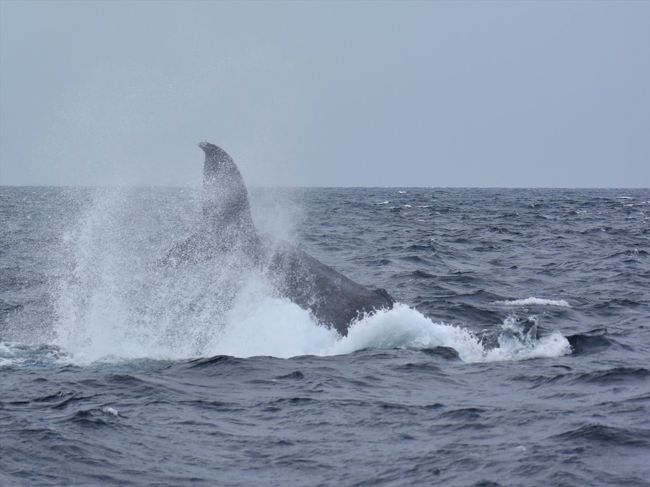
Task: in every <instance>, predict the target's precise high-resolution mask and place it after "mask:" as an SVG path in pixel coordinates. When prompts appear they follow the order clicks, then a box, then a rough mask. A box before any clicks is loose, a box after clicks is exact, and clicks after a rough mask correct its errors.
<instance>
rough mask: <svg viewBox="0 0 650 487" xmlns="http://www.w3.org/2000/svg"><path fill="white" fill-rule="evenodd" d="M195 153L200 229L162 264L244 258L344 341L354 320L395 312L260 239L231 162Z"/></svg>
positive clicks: (384, 295) (379, 293)
mask: <svg viewBox="0 0 650 487" xmlns="http://www.w3.org/2000/svg"><path fill="white" fill-rule="evenodd" d="M199 147H200V148H201V149H203V151H204V152H205V163H204V166H203V197H202V205H203V218H202V222H201V227H202V228H200V229H199V231H198V232H197V233H195V234H194V235H192V236H191V237H190V238H188V239H187V240H185V241H183V242H180V243H178V244H176V245H175V246H174V247H172V248H171V249H170V250H169V252H168V253H167V255H166V257H165V259H164V261H165V262H166V263H168V264H171V265H179V264H180V263H182V262H183V261H187V260H194V261H201V260H206V259H209V258H211V257H213V256H215V255H217V254H218V253H223V252H232V251H238V252H243V253H244V254H245V255H246V256H247V257H249V259H250V261H251V262H253V264H254V265H255V266H258V267H259V268H260V269H261V270H262V271H263V272H264V273H265V274H266V275H267V277H268V278H269V280H270V281H271V283H272V284H273V285H274V287H275V289H276V290H277V292H278V293H279V295H281V296H284V297H287V298H289V299H290V300H291V301H293V302H294V303H296V304H297V305H298V306H300V307H301V308H303V309H306V310H308V311H310V312H311V313H312V314H313V315H314V316H315V317H316V319H317V320H318V321H319V322H320V323H322V324H325V325H327V326H330V327H333V328H335V329H336V331H338V332H339V333H340V334H341V335H344V336H345V335H347V333H348V328H349V326H350V324H351V322H353V321H354V319H355V318H357V317H359V316H361V315H363V314H364V313H372V312H374V311H377V310H380V309H390V308H391V307H392V306H393V304H394V302H395V300H394V299H393V298H392V297H391V296H390V295H389V294H388V292H386V291H385V290H384V289H370V288H367V287H365V286H362V285H361V284H358V283H356V282H354V281H353V280H351V279H348V278H347V277H345V276H344V275H342V274H340V273H339V272H337V271H335V270H334V269H332V268H331V267H329V266H327V265H325V264H323V263H321V262H319V261H318V260H316V259H315V258H313V257H311V256H310V255H308V254H307V253H305V252H303V251H302V250H300V249H297V248H296V247H294V246H292V245H290V244H289V243H287V242H283V241H277V240H273V239H271V238H269V237H263V236H260V235H259V234H258V232H257V230H256V228H255V225H254V224H253V218H252V216H251V211H250V204H249V202H248V191H247V190H246V186H245V184H244V181H243V179H242V177H241V174H240V173H239V170H238V169H237V166H236V165H235V163H234V161H233V160H232V158H231V157H230V156H229V155H228V154H227V153H226V152H225V151H224V150H223V149H221V148H220V147H217V146H216V145H214V144H210V143H208V142H201V143H200V144H199Z"/></svg>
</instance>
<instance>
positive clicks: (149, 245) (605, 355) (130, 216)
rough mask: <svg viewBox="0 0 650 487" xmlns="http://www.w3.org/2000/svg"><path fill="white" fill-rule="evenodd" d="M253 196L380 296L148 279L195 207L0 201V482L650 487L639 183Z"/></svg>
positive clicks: (179, 193) (120, 198) (91, 197)
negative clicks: (345, 328)
mask: <svg viewBox="0 0 650 487" xmlns="http://www.w3.org/2000/svg"><path fill="white" fill-rule="evenodd" d="M251 193H252V206H253V212H254V218H255V221H256V224H257V226H258V228H259V229H260V230H261V231H263V232H265V233H267V234H270V235H272V236H274V237H275V238H278V239H283V240H287V241H290V242H292V243H293V244H295V245H297V246H299V247H300V248H302V249H304V250H305V251H307V252H308V253H310V254H311V255H313V256H314V257H316V258H318V259H319V260H321V261H322V262H324V263H326V264H328V265H330V266H332V267H334V268H335V269H336V270H338V271H340V272H342V273H343V274H345V275H346V276H348V277H350V278H352V279H354V280H355V281H357V282H360V283H362V284H365V285H368V286H374V287H382V288H385V289H386V290H387V291H388V292H389V293H390V294H391V295H392V296H394V297H395V298H396V300H397V301H398V304H397V305H396V306H395V307H394V308H393V309H391V310H383V311H379V312H377V313H375V314H373V315H370V316H360V317H359V319H358V321H357V322H356V323H355V324H354V325H353V326H352V327H351V328H350V331H349V334H348V336H346V337H341V336H338V335H337V334H336V332H334V331H333V330H331V329H328V328H326V327H324V326H321V325H319V324H318V323H317V322H316V321H315V319H314V318H313V317H312V316H311V315H310V314H309V313H308V312H307V311H305V310H303V309H301V308H299V307H298V306H297V305H295V304H294V303H292V302H291V301H288V300H287V299H284V298H282V297H281V296H279V295H277V293H276V292H275V291H274V289H273V286H272V283H269V282H267V281H268V279H267V278H266V277H265V276H264V275H262V274H261V273H260V272H259V271H257V270H256V268H255V266H252V265H250V263H247V262H245V261H243V260H242V258H240V257H237V256H236V255H235V256H232V255H230V256H224V257H223V258H215V259H213V260H211V261H208V262H193V263H189V264H187V265H182V266H178V267H175V268H172V267H169V266H166V265H163V264H161V261H162V258H163V256H164V255H165V252H166V251H167V249H169V248H170V247H171V246H172V245H174V243H176V242H179V241H181V240H182V239H183V238H186V237H187V236H188V235H190V234H191V233H192V231H193V229H194V227H195V226H196V225H197V222H198V219H199V218H200V193H199V191H198V190H197V189H193V188H41V187H0V485H2V486H63V485H65V486H89V485H90V486H94V485H98V486H108V485H116V486H117V485H119V486H129V485H151V486H181V485H206V486H208V485H209V486H213V485H219V486H251V485H265V486H266V485H269V486H276V485H277V486H289V485H296V486H317V485H319V486H321V485H322V486H330V485H331V486H343V485H345V486H364V485H368V486H370V485H372V486H375V485H390V486H404V485H450V486H466V485H467V486H484V487H487V486H540V485H552V486H585V485H589V486H634V487H640V486H644V485H645V486H648V485H650V365H649V364H650V257H649V253H650V190H648V189H638V190H630V189H598V190H596V189H594V190H583V189H574V190H565V189H443V188H301V189H296V188H286V189H282V188H279V189H264V188H259V189H253V190H252V191H251Z"/></svg>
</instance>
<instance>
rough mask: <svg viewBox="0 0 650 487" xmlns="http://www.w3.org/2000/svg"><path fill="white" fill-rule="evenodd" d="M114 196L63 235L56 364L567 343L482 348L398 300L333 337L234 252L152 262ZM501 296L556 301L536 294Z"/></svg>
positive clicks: (545, 347) (468, 355) (8, 355)
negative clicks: (65, 254) (65, 256)
mask: <svg viewBox="0 0 650 487" xmlns="http://www.w3.org/2000/svg"><path fill="white" fill-rule="evenodd" d="M124 201H125V198H124V197H123V195H120V194H119V193H117V194H112V195H108V196H105V197H102V198H99V200H98V202H97V203H96V204H95V205H94V206H93V208H91V209H90V211H89V212H88V214H87V215H86V216H85V217H84V218H82V220H81V222H80V225H79V227H78V228H77V229H76V230H73V231H72V232H71V233H70V235H69V237H68V238H67V239H65V242H64V244H65V245H67V246H69V253H70V255H71V265H72V268H73V269H74V270H73V272H72V273H71V275H69V276H66V277H65V278H64V279H62V281H61V283H60V286H59V288H58V300H57V305H56V317H55V324H54V334H55V339H54V344H55V345H57V346H58V347H60V350H62V351H63V353H61V354H60V356H61V358H62V359H64V360H66V361H67V363H69V362H70V361H72V362H73V363H76V364H85V363H89V362H94V361H115V360H124V359H127V360H128V359H136V358H150V359H169V360H179V359H186V358H195V357H207V356H214V355H220V354H223V355H230V356H235V357H251V356H258V355H268V356H274V357H281V358H288V357H294V356H299V355H319V356H329V355H338V354H347V353H351V352H354V351H357V350H361V349H364V348H380V349H381V348H415V349H422V348H431V347H437V346H444V347H451V348H453V349H455V350H456V351H457V352H458V354H459V356H460V358H461V359H462V360H464V361H467V362H481V361H491V360H520V359H526V358H534V357H553V356H559V355H562V354H564V353H568V351H569V344H568V342H567V341H566V339H565V338H564V337H562V336H561V335H559V334H558V335H551V336H549V337H545V338H543V339H541V340H529V339H527V340H521V339H517V338H516V337H515V338H513V334H504V337H503V339H502V340H501V341H500V342H499V345H500V346H499V347H498V348H496V349H490V350H488V349H486V348H485V347H484V346H483V344H482V343H481V341H480V340H479V338H478V337H477V336H475V335H474V334H472V333H471V332H470V331H469V330H467V329H465V328H461V327H456V326H451V325H448V324H444V323H436V322H434V321H433V320H431V319H430V318H427V317H425V316H424V315H422V314H421V313H420V312H418V311H417V310H415V309H412V308H410V307H408V306H406V305H403V304H396V305H395V306H394V307H393V308H392V309H391V310H384V311H379V312H377V313H375V314H372V315H370V316H364V317H362V318H361V319H359V320H357V321H356V322H355V323H354V324H353V325H352V326H351V328H350V329H349V333H348V336H346V337H341V336H339V335H338V334H337V333H336V332H335V331H334V330H332V329H330V328H327V327H324V326H321V325H319V324H318V323H317V321H316V320H315V319H314V317H313V316H312V315H311V314H310V313H309V312H307V311H305V310H304V309H302V308H300V307H298V306H297V305H296V304H294V303H292V302H291V301H289V300H287V299H283V298H280V297H278V296H277V295H275V293H274V291H273V286H272V285H271V283H269V282H268V281H267V278H266V276H264V275H262V274H260V272H259V271H258V270H257V269H256V268H255V266H254V265H252V264H251V262H249V261H248V260H247V258H246V257H245V256H243V255H238V254H237V253H236V252H232V253H231V254H228V256H224V257H223V258H221V257H219V258H213V259H210V260H208V261H205V262H201V263H197V264H191V263H188V264H186V265H183V266H179V267H177V268H175V269H170V268H167V267H165V266H158V265H153V263H152V262H151V254H152V249H151V243H150V242H151V241H160V240H161V239H162V238H163V237H162V236H155V237H152V236H151V235H143V234H142V232H141V231H138V228H139V226H138V225H139V223H138V221H137V218H145V217H146V215H145V216H141V215H139V213H138V211H139V210H138V209H137V208H136V210H138V211H134V209H133V208H130V207H127V208H124V207H123V206H122V205H124V204H125V203H123V202H124ZM127 210H128V211H127ZM147 218H148V217H147ZM163 243H164V244H165V247H164V248H167V245H168V244H167V243H165V242H163ZM157 252H158V255H160V253H161V251H160V250H158V251H157ZM153 253H154V254H155V253H156V252H153ZM506 303H507V305H524V304H552V305H556V306H568V304H567V303H566V302H565V301H551V300H539V299H538V298H528V299H527V300H519V301H512V302H506ZM504 326H505V324H504ZM12 353H13V349H10V348H9V349H8V348H7V347H6V346H5V347H4V349H3V348H2V347H0V359H2V363H5V362H7V360H13V357H12ZM55 359H56V358H55Z"/></svg>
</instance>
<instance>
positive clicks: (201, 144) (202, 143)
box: [197, 140, 215, 151]
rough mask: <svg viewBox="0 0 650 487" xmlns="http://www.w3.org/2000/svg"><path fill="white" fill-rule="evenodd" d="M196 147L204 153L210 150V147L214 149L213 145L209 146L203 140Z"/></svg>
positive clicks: (209, 144) (208, 143)
mask: <svg viewBox="0 0 650 487" xmlns="http://www.w3.org/2000/svg"><path fill="white" fill-rule="evenodd" d="M197 145H198V146H199V147H200V148H201V149H203V150H204V151H207V150H208V149H210V148H211V147H215V145H214V144H211V143H210V142H208V141H207V140H204V141H202V142H199V143H198V144H197Z"/></svg>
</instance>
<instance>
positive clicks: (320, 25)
mask: <svg viewBox="0 0 650 487" xmlns="http://www.w3.org/2000/svg"><path fill="white" fill-rule="evenodd" d="M0 9H1V10H0V13H1V19H0V36H1V37H0V41H1V44H0V55H1V57H0V184H5V185H7V184H9V185H12V184H39V185H41V184H42V185H49V184H65V185H76V184H90V185H96V184H101V185H103V184H136V185H158V184H163V185H188V184H198V183H199V182H200V178H201V162H202V153H201V151H200V150H199V149H198V148H197V147H196V145H195V144H196V143H197V142H198V141H200V140H203V139H207V140H210V141H212V142H214V143H217V144H219V145H221V146H223V147H224V148H225V149H226V150H227V151H228V152H230V153H231V155H232V156H233V157H234V158H235V160H236V161H237V162H238V163H239V165H240V167H241V169H242V172H243V173H244V176H245V178H246V179H247V181H248V182H249V183H250V184H252V185H257V186H272V185H308V186H526V187H528V186H559V187H573V186H582V187H592V186H606V187H607V186H609V187H612V186H617V187H625V186H629V187H635V186H636V187H638V186H641V187H648V186H650V2H645V1H631V2H618V1H617V2H587V1H584V2H544V3H542V2H540V3H537V2H480V3H472V2H460V3H459V2H435V3H434V2H412V3H404V2H399V3H397V2H396V3H392V2H341V3H331V2H328V3H314V2H304V3H303V2H289V3H271V2H268V3H266V2H263V3H256V2H243V3H223V2H218V3H217V2H214V3H213V2H196V3H193V2H190V1H186V2H171V1H167V2H161V3H157V2H154V1H147V2H141V3H135V2H91V1H86V2H54V1H51V2H44V1H39V2H28V1H11V0H0Z"/></svg>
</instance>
